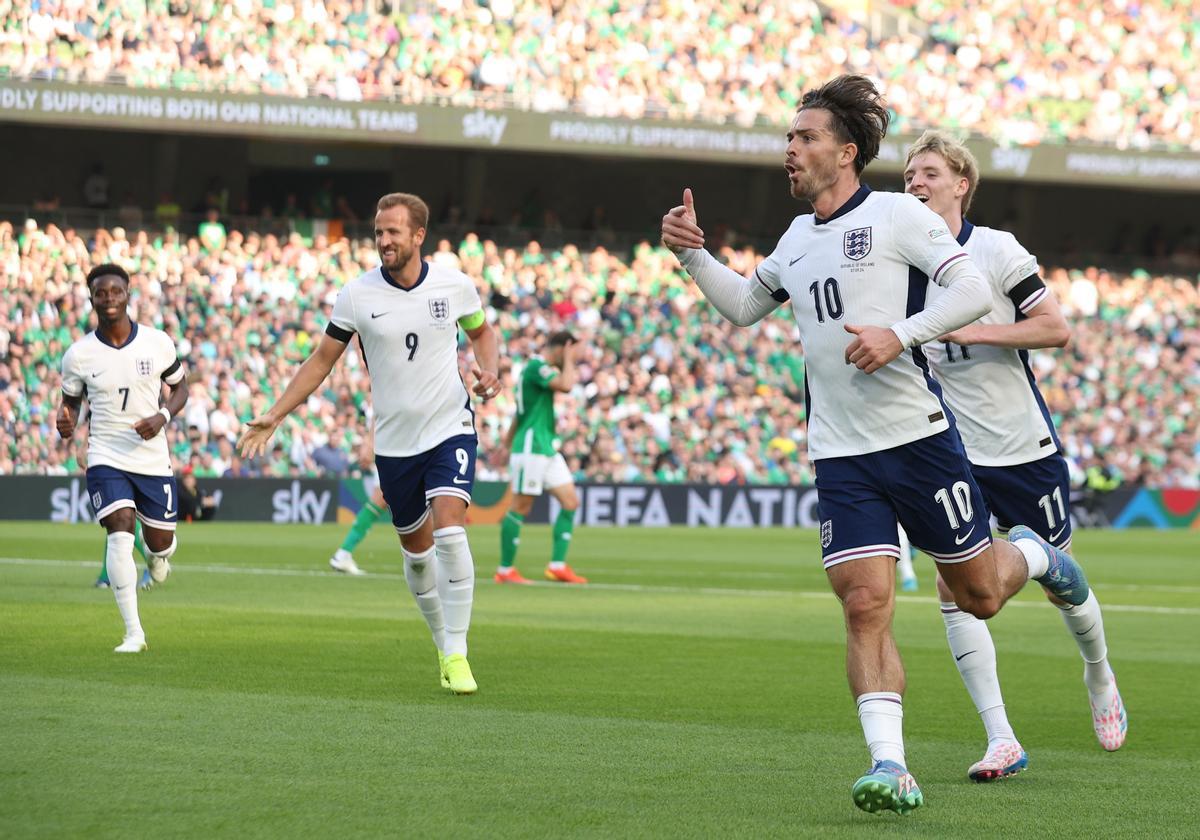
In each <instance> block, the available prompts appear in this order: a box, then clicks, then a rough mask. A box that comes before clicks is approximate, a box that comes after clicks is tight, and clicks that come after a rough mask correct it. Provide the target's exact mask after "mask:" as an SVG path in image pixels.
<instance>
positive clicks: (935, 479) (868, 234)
mask: <svg viewBox="0 0 1200 840" xmlns="http://www.w3.org/2000/svg"><path fill="white" fill-rule="evenodd" d="M887 125H888V111H887V108H886V107H885V106H884V104H883V103H882V102H881V101H880V96H879V93H878V91H877V90H876V89H875V87H874V85H873V84H872V83H871V82H870V80H868V79H867V78H865V77H863V76H842V77H839V78H837V79H834V80H833V81H831V82H829V83H828V84H826V85H824V86H822V87H821V88H819V89H817V90H814V91H809V92H808V93H806V94H804V96H803V97H802V99H801V104H800V107H799V109H798V110H797V113H796V116H795V118H794V119H793V121H792V124H791V128H790V130H789V132H788V138H787V139H788V144H787V148H786V153H785V159H784V168H785V170H786V172H787V174H788V180H789V183H790V188H791V194H792V196H793V197H794V198H798V199H804V200H806V201H808V202H809V203H810V204H811V205H812V207H813V211H814V212H813V213H812V214H810V215H803V216H799V217H797V218H796V219H795V220H794V221H793V222H792V224H791V226H790V227H789V228H788V230H787V232H786V233H785V234H784V235H783V237H782V238H781V239H780V240H779V244H778V246H777V247H776V249H775V251H774V252H773V253H772V254H771V255H770V256H768V257H767V258H766V259H765V260H764V261H763V262H762V263H760V264H759V266H758V267H757V269H756V270H755V272H754V276H753V277H750V278H744V277H742V276H741V275H739V274H737V273H736V272H733V271H731V270H730V269H728V268H727V267H725V266H723V265H721V264H720V263H718V262H717V261H716V260H715V259H714V258H713V257H712V256H711V255H710V254H709V253H708V252H707V251H705V250H703V246H704V234H703V231H702V230H701V229H700V227H699V225H698V223H697V218H696V212H695V206H694V203H693V199H692V196H691V191H690V190H686V191H685V192H684V201H683V204H682V205H681V206H679V207H676V208H673V209H672V210H671V211H670V212H669V213H668V214H667V215H666V216H664V217H663V242H664V243H665V244H666V245H667V246H668V247H671V248H672V249H673V250H675V251H676V252H677V253H678V254H679V259H680V262H681V263H682V264H683V266H684V268H685V269H686V270H687V271H688V272H689V274H691V276H692V278H693V279H694V280H695V281H696V283H697V285H698V286H699V287H700V289H701V291H702V292H703V293H704V295H705V297H707V298H708V300H709V301H710V302H711V303H712V304H713V305H714V306H716V308H717V309H718V310H719V311H720V312H721V314H723V315H724V316H725V317H726V318H729V319H730V320H731V321H733V322H734V323H735V324H739V325H743V326H744V325H749V324H752V323H754V322H756V321H759V320H761V319H762V318H764V317H766V316H767V315H769V314H770V313H771V312H773V311H774V310H775V309H777V308H778V307H779V306H781V305H782V304H784V303H786V302H789V301H790V303H791V308H792V313H793V315H794V317H795V320H796V323H797V325H798V326H799V329H800V337H801V340H802V342H803V345H804V357H805V365H806V377H805V380H806V387H805V391H806V396H807V397H808V408H809V410H808V435H809V453H810V455H811V457H812V459H813V461H814V463H815V466H816V474H817V498H818V510H819V515H820V518H821V531H820V535H821V548H822V556H823V559H824V564H825V569H826V573H827V574H828V576H829V580H830V583H831V585H832V587H833V590H834V592H835V594H836V595H837V596H838V598H839V599H840V600H841V602H842V608H843V612H844V614H845V621H846V647H847V650H846V665H847V675H848V677H849V681H850V687H851V690H852V692H853V693H854V696H855V697H856V700H857V706H858V714H859V720H860V722H861V723H862V727H863V734H864V735H865V737H866V741H867V745H868V748H869V749H870V752H871V758H872V762H873V763H872V767H871V769H870V771H869V772H868V773H867V774H866V775H864V776H863V777H862V778H860V779H859V780H858V781H857V782H856V783H855V784H854V787H853V789H852V798H853V801H854V803H855V804H856V805H857V806H858V807H859V808H862V809H863V810H866V811H871V812H877V811H880V810H884V809H887V810H892V811H896V812H898V813H907V812H909V811H911V810H912V809H914V808H916V807H918V806H919V805H920V804H921V803H922V801H923V798H922V795H921V792H920V790H919V789H918V788H917V785H916V782H915V781H914V779H913V777H912V776H911V775H910V774H909V772H908V770H907V768H906V766H905V757H904V743H903V734H902V720H903V712H902V705H901V704H902V699H901V693H902V692H903V689H904V670H903V665H902V664H901V662H900V657H899V654H898V652H897V648H896V643H895V640H894V638H893V635H892V629H891V623H892V613H893V609H894V596H895V577H894V576H895V568H894V564H895V560H896V558H897V557H898V556H899V547H898V545H897V521H899V524H901V525H903V526H904V529H905V530H906V531H907V532H908V534H909V537H910V538H911V540H912V542H913V544H914V545H916V546H918V547H920V548H922V549H923V550H924V551H925V552H926V553H928V554H930V555H931V556H933V558H934V559H935V560H936V561H937V564H938V568H939V570H940V572H941V574H942V577H943V578H944V579H945V582H946V584H947V585H948V587H949V588H950V590H951V592H952V594H953V596H954V599H955V602H956V605H957V606H958V608H960V609H962V610H965V611H967V612H969V613H971V614H972V615H975V616H976V617H978V618H981V619H986V618H989V617H991V616H992V615H994V614H996V612H997V611H999V609H1000V607H1001V606H1002V605H1003V604H1004V602H1005V601H1006V600H1007V599H1008V598H1010V597H1011V596H1012V595H1013V594H1015V593H1016V592H1017V591H1018V590H1020V589H1021V588H1022V587H1023V586H1024V584H1025V583H1026V581H1027V580H1029V579H1030V578H1032V577H1037V576H1045V575H1047V574H1048V573H1051V572H1054V573H1056V574H1057V575H1058V579H1060V581H1061V585H1060V586H1059V588H1058V590H1057V593H1056V594H1059V596H1060V597H1064V598H1065V599H1069V598H1075V597H1077V595H1078V592H1079V591H1082V593H1083V595H1084V596H1086V594H1087V593H1086V583H1084V582H1083V581H1082V578H1081V576H1079V577H1077V576H1076V573H1077V572H1078V568H1077V567H1076V566H1074V564H1073V562H1072V561H1070V558H1065V557H1064V558H1059V557H1057V556H1056V557H1055V558H1053V561H1052V560H1049V559H1047V557H1046V555H1045V552H1043V551H1042V549H1041V548H1040V546H1037V545H1036V544H1034V543H1032V542H1031V541H1030V540H1018V541H1016V542H1014V543H1011V544H1010V543H1007V542H999V543H995V544H993V543H992V540H991V536H990V532H989V528H988V518H989V515H988V510H987V506H986V504H985V503H984V500H983V497H982V495H981V493H980V490H979V487H978V485H977V483H976V482H975V479H974V477H973V476H972V473H971V465H970V463H969V462H968V460H967V456H966V453H965V452H964V450H963V447H962V442H961V440H960V438H959V436H958V434H957V432H956V431H955V429H954V426H953V424H954V420H953V416H952V415H951V414H950V411H949V409H948V408H947V407H946V405H945V404H944V403H943V402H942V399H941V391H940V388H939V387H938V385H937V383H936V381H935V380H934V379H933V378H932V377H931V376H930V375H929V369H928V364H927V361H926V359H925V356H924V353H923V352H922V349H921V346H922V345H923V344H924V343H925V342H928V341H931V340H933V339H935V338H937V337H938V336H940V335H943V334H945V333H948V332H951V331H952V330H955V329H957V328H959V327H962V326H965V325H966V324H969V323H971V322H972V321H974V320H976V319H977V318H979V317H980V316H982V315H985V314H986V313H987V312H988V311H989V310H990V309H991V296H990V295H989V293H988V287H987V283H986V281H985V280H984V278H983V277H982V276H981V274H980V272H979V270H978V268H976V266H975V265H974V263H973V262H972V260H971V258H970V257H969V256H968V254H967V253H966V251H965V250H964V249H963V248H962V246H960V245H959V244H958V243H957V242H956V241H955V239H954V237H953V236H952V235H951V234H950V231H949V229H948V228H947V226H946V223H945V221H944V220H943V219H942V218H941V217H939V216H938V215H937V214H936V213H934V212H932V211H931V210H929V209H928V208H926V207H924V206H923V205H922V204H921V202H920V201H918V200H917V199H915V198H914V197H912V196H908V195H897V194H886V193H874V192H871V191H870V190H869V189H868V188H867V187H866V186H864V185H862V184H861V182H860V175H861V173H862V170H863V169H864V167H865V166H866V165H867V164H868V163H869V162H870V161H871V160H872V159H874V158H875V156H876V155H877V154H878V151H879V145H880V142H881V141H882V139H883V137H884V135H885V134H886V132H887ZM930 282H932V283H935V284H937V285H938V286H939V287H941V294H939V295H938V296H937V298H935V299H933V300H932V301H930V302H928V303H927V301H926V291H927V285H928V284H929V283H930ZM1025 542H1028V543H1030V546H1031V547H1032V548H1036V549H1037V551H1038V552H1040V553H1041V558H1042V559H1041V563H1040V565H1039V564H1037V563H1036V562H1035V560H1031V559H1030V555H1029V553H1027V551H1026V547H1025V546H1023V545H1022V543H1025ZM1035 557H1036V555H1035ZM1054 563H1057V565H1054Z"/></svg>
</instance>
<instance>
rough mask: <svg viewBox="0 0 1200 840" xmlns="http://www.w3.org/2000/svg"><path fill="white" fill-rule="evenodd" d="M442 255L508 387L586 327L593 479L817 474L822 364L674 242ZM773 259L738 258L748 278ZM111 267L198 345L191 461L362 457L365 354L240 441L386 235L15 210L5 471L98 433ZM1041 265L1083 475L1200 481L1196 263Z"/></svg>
mask: <svg viewBox="0 0 1200 840" xmlns="http://www.w3.org/2000/svg"><path fill="white" fill-rule="evenodd" d="M435 236H436V232H435ZM428 250H429V254H428V258H429V259H431V260H434V261H438V262H445V263H447V264H449V265H451V266H454V267H459V268H461V269H462V270H464V271H466V272H467V273H468V274H469V275H470V276H471V277H473V278H474V279H475V281H476V284H477V286H478V288H479V291H480V294H481V296H482V297H483V300H484V302H485V304H486V305H487V307H488V308H489V310H490V311H492V312H493V313H494V317H495V323H496V324H497V326H498V327H499V328H500V330H501V332H502V333H503V336H504V346H505V347H506V352H507V355H506V357H505V358H504V359H503V361H502V373H503V375H504V377H505V378H506V379H507V381H508V382H509V383H511V382H512V381H513V375H514V369H515V368H517V367H518V366H519V365H521V364H522V363H523V362H524V360H525V359H527V358H528V357H529V355H530V354H531V353H533V352H536V351H537V350H538V349H540V345H541V341H542V338H543V337H544V336H545V335H547V334H548V333H549V332H550V331H552V330H555V329H558V328H560V327H563V326H568V327H570V328H571V329H573V330H575V331H576V332H577V333H579V334H580V335H581V336H583V337H585V340H586V341H587V344H588V347H589V349H588V353H587V355H586V361H585V363H584V364H583V365H582V376H581V380H582V384H581V386H580V387H578V388H577V389H576V390H575V391H574V392H573V393H572V394H571V395H570V397H569V399H570V401H571V404H570V408H569V409H567V410H563V411H561V413H560V416H561V417H562V418H563V429H562V431H563V452H564V454H565V455H566V456H567V459H568V462H569V463H570V465H571V467H572V469H573V470H574V471H575V473H576V476H577V477H578V478H579V479H586V480H592V481H605V482H607V481H612V482H642V481H653V482H697V483H811V481H812V469H811V464H810V463H809V461H808V457H807V450H806V446H805V427H804V423H803V422H802V418H803V416H804V397H803V388H804V386H803V356H802V353H801V349H800V348H799V347H798V345H797V344H796V339H795V329H794V325H793V324H792V322H791V316H790V315H789V314H787V313H786V311H785V312H783V314H779V315H776V316H775V317H772V318H770V319H768V320H767V321H765V322H763V323H762V324H760V325H758V326H757V327H756V328H754V329H748V330H746V329H736V328H733V327H731V326H730V325H729V324H728V323H727V322H725V321H723V320H722V319H721V318H720V317H719V316H718V315H716V313H715V312H714V311H713V310H712V309H711V308H710V307H709V305H708V304H707V303H705V302H704V301H703V300H702V299H701V298H700V297H699V295H698V293H697V292H696V290H695V287H694V286H691V285H690V284H689V282H688V281H687V279H686V276H685V275H683V274H682V272H681V270H680V269H679V267H678V264H677V262H676V261H675V259H674V257H673V255H671V254H670V253H669V252H667V251H665V250H664V249H662V248H660V247H657V246H653V245H650V244H648V243H645V242H643V243H641V244H639V245H637V246H635V247H634V248H632V250H630V251H628V252H625V251H617V250H608V249H605V248H603V247H594V248H592V249H590V250H588V249H581V248H579V247H577V246H574V245H570V244H567V245H563V246H560V247H555V248H553V249H551V248H546V249H543V248H542V247H541V246H540V245H539V243H538V242H537V241H536V240H535V241H529V240H528V238H527V237H525V238H523V239H521V240H519V241H516V242H496V241H493V240H491V239H481V238H480V237H478V236H477V235H475V234H470V233H469V234H467V235H466V236H465V237H463V238H462V240H461V241H455V242H450V241H448V240H445V239H443V240H440V241H439V240H437V239H436V238H435V239H434V240H433V241H431V243H430V247H429V249H428ZM762 256H763V255H762V254H759V253H755V252H754V250H753V249H751V248H743V249H734V248H731V247H726V248H725V249H724V250H723V251H722V253H721V257H722V258H723V259H725V260H727V261H728V263H729V264H730V265H731V266H733V267H735V268H736V269H738V270H740V271H743V272H749V271H750V270H751V269H752V268H753V266H754V265H755V264H756V262H757V261H758V260H760V259H761V258H762ZM103 262H118V263H121V264H123V265H125V266H127V267H128V268H129V269H130V271H131V273H133V274H134V283H133V292H132V298H133V303H132V308H131V312H132V314H133V315H134V316H135V319H136V320H139V321H144V322H147V323H151V324H154V325H156V326H158V327H160V328H162V329H165V330H166V331H167V332H168V333H170V334H171V335H175V336H179V348H180V352H181V354H182V355H184V356H185V357H186V358H187V359H188V360H189V362H190V365H191V367H192V370H193V378H192V384H191V398H190V400H189V402H188V404H187V408H186V411H185V413H184V415H183V416H182V417H180V418H177V420H176V421H175V422H174V423H173V424H172V425H171V426H170V441H171V449H172V452H173V454H174V457H175V459H176V461H177V463H178V464H180V465H183V464H190V465H192V467H193V469H194V470H195V472H196V473H197V474H198V475H202V476H204V475H207V476H223V475H230V476H240V475H270V476H285V475H309V476H311V475H346V474H349V473H351V472H353V471H355V470H357V469H358V465H357V452H358V449H359V447H360V445H361V443H362V441H363V437H364V434H365V431H366V428H367V419H368V417H369V412H370V406H369V401H368V394H367V384H366V382H367V380H366V374H365V371H364V369H363V367H362V363H361V359H360V357H359V356H358V354H357V351H356V349H350V350H348V351H347V353H346V356H345V357H344V362H343V363H342V364H341V365H340V366H339V367H338V368H337V369H336V372H335V374H334V376H333V377H332V378H331V379H330V380H329V381H328V382H327V383H326V386H325V387H324V388H323V389H322V390H321V391H320V392H319V395H320V396H319V397H318V396H317V395H314V397H313V398H312V399H310V400H309V402H308V404H307V406H305V407H303V408H301V409H300V410H299V411H298V412H297V413H296V414H295V415H294V416H293V418H292V420H291V421H289V423H288V424H286V426H285V427H284V428H282V429H281V434H280V435H279V436H278V437H277V444H276V446H275V449H274V451H273V452H272V453H270V455H269V457H267V458H265V459H261V460H256V461H253V462H249V463H247V462H243V461H242V460H241V459H239V458H238V456H237V455H236V454H235V451H234V446H233V444H234V441H235V440H236V437H237V434H238V430H239V427H240V424H241V423H242V422H243V421H245V420H247V419H249V418H250V417H252V416H254V415H256V414H258V413H260V412H261V410H263V409H264V408H265V406H266V405H267V404H268V402H269V400H270V399H271V398H272V396H273V395H276V394H278V393H280V392H281V391H282V388H283V386H284V385H285V384H286V382H287V380H288V379H289V378H290V377H291V375H292V373H293V372H294V369H295V365H296V364H297V363H298V362H300V361H302V360H303V359H304V358H305V357H306V356H307V354H308V353H309V352H310V351H311V349H312V347H313V346H314V341H316V340H317V339H318V338H319V336H320V333H321V331H322V330H323V328H324V326H325V323H326V320H327V318H328V317H329V313H330V311H331V308H332V303H333V300H334V297H335V295H336V291H337V289H338V288H340V286H341V284H343V283H344V282H346V281H347V280H349V279H351V278H353V277H354V276H356V275H357V274H358V273H360V272H362V271H364V270H367V269H369V268H371V267H373V266H375V265H377V264H378V258H377V255H376V252H375V249H374V244H373V243H372V242H371V241H370V240H360V241H352V240H349V239H341V240H339V241H330V240H329V239H327V238H325V237H321V236H318V237H316V238H315V239H314V240H311V242H310V244H306V242H305V240H304V239H303V238H302V237H301V235H300V234H298V233H293V234H291V235H289V236H282V237H277V236H275V235H274V234H266V235H260V234H258V233H255V232H250V231H247V232H241V231H237V230H232V231H226V230H225V229H224V227H223V226H222V225H220V223H219V222H218V223H216V226H215V227H210V228H208V229H207V231H206V232H204V233H202V234H198V235H191V236H182V235H179V234H176V233H173V232H168V233H166V234H163V233H156V232H152V231H144V230H132V231H125V230H124V229H121V228H114V229H112V230H106V229H100V230H97V231H96V232H95V233H94V234H92V235H89V236H87V237H85V236H82V235H80V234H78V233H76V232H75V231H74V230H73V229H70V228H68V229H66V230H63V229H60V228H59V227H57V226H55V225H47V226H45V227H43V226H42V225H41V224H39V223H38V222H36V221H34V220H29V221H27V222H25V223H24V225H23V226H17V228H16V229H14V226H13V225H12V224H11V223H8V222H0V267H2V269H0V280H2V282H3V294H2V295H0V429H2V430H3V435H2V437H0V439H2V440H3V444H0V474H5V473H9V474H11V473H50V474H55V473H59V474H61V473H65V472H74V471H77V470H79V469H80V462H81V459H82V458H83V454H84V450H83V446H84V444H83V443H82V441H81V438H82V436H77V438H76V441H77V445H76V448H75V449H74V450H72V451H69V452H67V451H65V450H64V449H63V448H62V447H60V446H57V445H56V435H55V432H54V412H55V410H56V407H57V404H58V400H59V384H58V383H59V377H58V364H59V360H60V358H61V355H62V353H63V351H64V350H65V348H66V347H67V346H68V345H69V344H70V342H71V341H72V340H74V339H75V338H76V337H78V336H79V335H80V334H81V333H82V332H84V331H86V330H88V329H90V327H89V318H90V308H89V304H88V302H87V296H86V289H85V287H84V286H83V284H82V282H81V280H82V278H83V277H84V275H85V274H86V273H87V271H88V269H89V268H90V266H92V265H94V264H99V263H103ZM1044 275H1045V276H1046V278H1047V279H1048V281H1049V282H1050V285H1051V286H1052V287H1053V289H1054V290H1055V292H1056V294H1057V296H1058V298H1059V300H1060V301H1061V302H1062V305H1063V307H1064V309H1065V311H1066V313H1067V316H1068V319H1069V321H1070V323H1071V326H1072V332H1073V340H1072V343H1071V344H1070V345H1069V346H1068V347H1067V348H1065V349H1063V350H1056V351H1039V352H1036V353H1034V354H1033V368H1034V371H1035V372H1036V374H1037V376H1038V378H1039V380H1040V383H1041V386H1042V389H1043V392H1044V394H1045V396H1046V399H1047V401H1048V404H1049V406H1050V409H1051V411H1052V413H1053V414H1054V417H1055V419H1056V421H1057V422H1058V424H1059V428H1060V430H1061V436H1062V439H1063V442H1064V445H1065V447H1066V449H1067V456H1068V458H1069V459H1070V462H1071V464H1072V466H1073V468H1074V469H1075V471H1076V474H1077V475H1078V476H1080V477H1082V476H1083V475H1084V473H1085V472H1086V471H1087V470H1088V469H1089V468H1094V469H1100V470H1103V471H1104V472H1105V475H1107V476H1109V477H1111V478H1112V479H1114V480H1120V481H1127V482H1136V483H1140V484H1145V485H1147V486H1172V487H1192V488H1196V487H1200V439H1198V438H1197V435H1196V429H1197V412H1198V411H1200V317H1198V315H1197V313H1198V312H1200V295H1198V294H1197V289H1196V285H1195V283H1194V282H1193V281H1192V280H1191V279H1189V278H1188V277H1186V276H1184V275H1183V274H1182V273H1174V274H1173V273H1161V274H1154V275H1151V274H1149V273H1147V272H1145V271H1142V270H1135V271H1133V272H1130V273H1124V274H1114V273H1110V272H1108V271H1105V270H1103V269H1101V268H1097V267H1086V266H1078V267H1055V266H1047V267H1045V269H1044ZM511 400H512V395H511V391H510V392H509V393H507V394H505V396H504V397H503V398H501V399H500V400H497V401H495V402H493V403H489V404H486V405H483V406H481V407H480V409H479V420H480V423H479V426H480V433H481V458H480V464H481V466H482V465H483V464H484V462H485V461H486V459H487V456H488V453H489V452H491V451H492V450H493V449H494V448H495V444H496V442H497V440H498V438H499V436H500V435H501V434H503V432H504V424H505V423H507V418H508V417H509V416H510V414H511V412H512V410H513V406H512V403H511ZM564 408H565V406H564ZM487 474H488V472H487V471H484V473H483V475H484V476H486V475H487ZM491 474H492V475H493V476H495V475H496V473H495V472H494V471H493V472H492V473H491Z"/></svg>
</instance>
